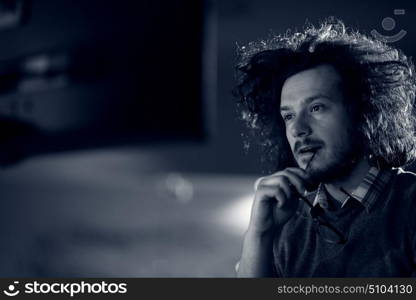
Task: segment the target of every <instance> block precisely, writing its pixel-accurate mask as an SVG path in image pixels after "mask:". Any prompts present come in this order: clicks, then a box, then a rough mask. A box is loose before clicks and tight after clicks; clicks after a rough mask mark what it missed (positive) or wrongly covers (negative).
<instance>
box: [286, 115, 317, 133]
mask: <svg viewBox="0 0 416 300" xmlns="http://www.w3.org/2000/svg"><path fill="white" fill-rule="evenodd" d="M311 132H312V130H311V127H310V124H309V122H308V120H307V118H306V117H305V116H299V117H298V118H296V119H295V120H294V121H293V122H292V126H291V134H292V136H293V137H303V136H308V135H310V134H311Z"/></svg>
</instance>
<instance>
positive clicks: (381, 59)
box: [233, 18, 416, 170]
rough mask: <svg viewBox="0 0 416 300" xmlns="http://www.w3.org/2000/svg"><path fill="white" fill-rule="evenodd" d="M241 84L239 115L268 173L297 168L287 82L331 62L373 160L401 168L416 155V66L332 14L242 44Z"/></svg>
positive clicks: (236, 89)
mask: <svg viewBox="0 0 416 300" xmlns="http://www.w3.org/2000/svg"><path fill="white" fill-rule="evenodd" d="M238 51H239V61H238V63H237V80H238V83H237V86H236V87H235V89H234V91H233V93H234V95H235V96H236V97H237V98H238V104H239V105H238V106H239V108H240V112H241V118H242V119H243V121H244V122H245V124H246V125H247V127H248V129H249V132H251V133H252V134H251V135H246V136H245V139H246V140H245V143H246V146H247V145H248V146H249V145H250V140H251V138H252V137H253V136H254V137H255V138H256V140H257V141H258V142H259V145H260V146H261V148H262V150H263V157H262V158H263V161H266V162H268V165H269V166H271V168H270V169H271V170H278V169H283V168H285V167H288V166H290V165H294V159H293V156H292V153H291V151H290V147H289V144H288V142H287V139H286V133H285V125H284V122H283V120H282V118H281V116H280V113H279V107H280V92H281V89H282V86H283V83H284V81H285V80H286V79H287V78H288V77H290V76H292V75H294V74H296V73H298V72H301V71H303V70H306V69H309V68H313V67H315V66H318V65H321V64H330V65H332V66H333V67H335V69H336V70H337V71H338V72H339V74H340V75H341V78H342V90H343V92H344V96H345V97H344V98H345V99H346V101H348V103H346V106H347V108H348V109H349V110H350V111H351V112H352V114H351V115H353V116H354V120H355V121H356V124H357V130H358V131H357V132H359V133H360V136H361V137H362V139H363V141H362V142H363V143H364V144H365V145H367V148H368V150H367V151H368V152H369V153H367V154H368V155H369V156H370V157H372V162H373V163H375V164H377V165H378V166H380V167H402V166H405V165H407V164H409V163H410V162H411V161H412V160H413V159H414V157H415V154H416V147H415V145H416V137H415V125H416V119H415V116H414V107H413V104H414V100H415V91H416V79H415V69H414V65H413V63H412V61H411V59H410V58H408V57H407V56H406V55H404V54H403V53H402V52H401V51H400V50H398V49H395V48H393V47H391V46H389V45H387V43H385V42H383V41H380V40H377V39H375V38H372V37H370V36H367V35H365V34H362V33H359V32H358V31H355V30H352V29H350V28H346V26H345V25H344V23H343V22H342V21H340V20H338V19H335V18H329V19H326V20H324V21H322V22H321V24H320V26H319V27H315V26H313V25H311V24H307V25H305V28H304V30H303V31H302V32H290V31H288V32H287V33H286V34H284V35H272V36H271V37H270V38H268V39H265V40H259V41H255V42H251V43H249V44H248V45H246V46H240V47H239V49H238Z"/></svg>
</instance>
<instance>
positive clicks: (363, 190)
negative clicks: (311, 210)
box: [313, 167, 392, 212]
mask: <svg viewBox="0 0 416 300" xmlns="http://www.w3.org/2000/svg"><path fill="white" fill-rule="evenodd" d="M391 177H392V172H391V170H379V169H377V168H376V167H371V168H370V170H369V171H368V173H367V175H365V177H364V179H363V181H362V182H361V183H360V185H359V186H358V187H357V188H356V189H355V190H354V191H353V192H352V193H351V194H350V195H351V196H352V197H353V198H354V199H355V200H357V201H359V202H360V203H361V204H362V205H363V206H364V207H365V209H366V211H367V212H370V209H371V207H372V206H373V204H374V203H375V201H376V200H377V198H378V196H379V195H380V193H381V192H382V191H383V189H384V187H385V185H386V184H387V183H388V182H389V180H390V178H391ZM350 198H351V197H350V196H347V197H346V199H345V200H344V202H343V203H342V205H341V207H344V206H345V204H346V203H347V202H348V201H349V199H350ZM318 203H319V205H320V206H321V207H323V208H328V207H330V206H331V203H330V201H328V194H327V191H326V189H325V187H324V185H323V184H322V183H321V184H320V185H319V187H318V190H317V193H316V196H315V199H314V201H313V206H315V205H316V204H318ZM332 205H333V204H332Z"/></svg>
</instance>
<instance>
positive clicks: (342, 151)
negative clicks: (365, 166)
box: [305, 131, 365, 190]
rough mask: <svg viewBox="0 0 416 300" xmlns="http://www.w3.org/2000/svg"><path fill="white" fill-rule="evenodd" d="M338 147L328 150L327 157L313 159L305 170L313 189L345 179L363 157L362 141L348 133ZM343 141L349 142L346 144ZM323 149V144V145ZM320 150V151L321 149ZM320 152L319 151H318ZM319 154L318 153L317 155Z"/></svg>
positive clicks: (357, 136)
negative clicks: (319, 185) (322, 184)
mask: <svg viewBox="0 0 416 300" xmlns="http://www.w3.org/2000/svg"><path fill="white" fill-rule="evenodd" d="M342 141H343V142H341V143H339V145H338V147H335V148H334V149H330V151H329V152H328V154H327V155H324V156H322V157H319V155H318V157H316V158H313V159H312V161H311V162H310V163H309V164H310V165H309V167H308V168H307V170H305V171H306V172H307V174H308V176H309V181H310V182H309V185H310V187H311V189H308V190H313V189H315V188H316V187H317V186H318V184H319V183H331V182H334V181H339V180H342V179H344V178H345V177H347V176H348V175H349V174H350V173H351V171H352V170H353V169H354V167H355V166H356V165H357V163H358V162H359V160H360V159H361V158H362V157H363V155H364V152H365V151H364V147H363V144H364V143H362V142H360V141H362V139H361V138H360V136H359V135H357V134H354V133H352V132H351V131H348V133H347V138H345V139H342ZM345 141H349V142H350V143H347V142H345ZM323 146H324V147H323V149H325V143H323ZM321 150H322V149H321ZM318 151H320V150H318ZM317 154H319V153H317Z"/></svg>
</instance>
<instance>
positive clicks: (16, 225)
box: [0, 0, 416, 277]
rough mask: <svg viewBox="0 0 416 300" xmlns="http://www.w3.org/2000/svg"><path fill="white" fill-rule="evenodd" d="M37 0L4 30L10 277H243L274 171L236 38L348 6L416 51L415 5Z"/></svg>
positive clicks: (1, 78)
mask: <svg viewBox="0 0 416 300" xmlns="http://www.w3.org/2000/svg"><path fill="white" fill-rule="evenodd" d="M7 2H8V1H4V3H6V4H5V5H6V6H5V7H7ZM104 2H106V4H104ZM1 3H2V1H0V7H1ZM28 3H29V4H30V5H29V7H30V9H29V13H27V15H26V12H25V14H24V15H23V18H22V21H21V24H19V25H16V26H12V27H10V28H6V29H3V30H0V43H1V45H2V47H1V49H0V60H1V63H0V115H1V118H2V122H3V123H4V125H3V127H2V130H1V135H0V138H1V141H0V142H1V143H0V144H1V146H2V147H1V150H0V154H1V162H2V164H3V165H4V167H3V168H2V169H1V170H0V213H1V216H0V222H1V224H0V234H1V237H2V243H0V266H1V268H0V275H1V276H120V277H121V276H132V277H229V276H233V275H234V273H233V268H234V264H235V262H236V261H237V260H238V257H239V254H240V249H241V238H242V235H243V233H244V230H245V226H246V224H247V220H248V213H249V209H250V201H251V197H252V185H253V182H254V180H255V178H256V177H258V176H260V175H262V170H263V169H264V166H262V165H261V164H260V158H259V152H258V149H256V148H255V147H252V148H250V149H248V151H247V149H245V148H244V147H243V142H242V139H241V133H242V132H243V130H244V129H243V127H242V124H241V123H240V122H239V121H238V114H237V111H236V105H235V99H233V98H232V96H231V90H232V88H233V85H234V63H235V59H236V44H239V45H243V44H245V43H248V42H249V41H251V40H255V39H259V38H262V37H267V36H268V34H269V33H270V32H271V31H273V32H276V33H282V32H285V31H286V30H287V29H288V28H296V27H297V28H302V26H303V24H305V21H306V20H308V21H309V22H312V23H315V24H316V23H317V22H318V20H320V19H322V18H325V17H328V16H336V17H338V18H340V19H342V20H343V21H344V22H345V23H346V24H347V25H349V26H353V27H355V28H357V29H359V30H360V31H364V32H367V33H370V31H371V30H373V29H375V30H377V31H378V32H380V33H381V34H385V35H393V34H396V33H397V32H399V31H400V30H406V31H407V34H406V36H405V37H404V38H403V39H401V40H400V41H398V42H396V43H394V45H395V46H397V47H399V48H401V49H402V50H403V51H404V52H405V53H406V54H407V55H410V56H412V55H414V53H415V52H416V46H415V45H414V42H413V41H414V40H415V35H416V32H415V30H414V27H415V26H414V20H415V17H416V12H415V9H416V5H415V4H412V2H411V1H396V2H394V3H393V2H391V1H381V2H380V1H379V2H375V1H373V2H370V1H349V2H348V3H347V2H345V3H341V2H339V3H336V4H335V3H334V2H333V1H272V0H260V1H248V0H229V1H214V0H210V1H208V0H207V1H205V2H198V1H192V4H191V2H188V3H187V2H186V1H162V0H160V1H156V2H155V1H111V2H110V1H69V0H68V1H52V0H51V1H47V0H43V1H42V0H38V1H36V0H33V1H30V2H28ZM9 6H10V5H9ZM394 9H405V14H404V15H394V14H393V10H394ZM386 17H391V18H393V19H394V20H395V21H396V26H395V28H394V29H393V30H391V31H387V30H385V29H384V28H383V27H382V20H383V19H384V18H386ZM0 19H1V18H0ZM107 20H108V21H107ZM42 54H43V55H45V54H47V55H49V56H48V57H49V58H50V60H49V63H50V65H49V66H51V67H50V68H49V69H48V70H49V71H45V70H44V69H42V66H40V67H39V66H38V67H35V69H34V70H33V68H32V69H31V68H30V66H29V67H27V64H26V65H25V62H27V61H29V62H33V59H34V61H35V64H36V63H38V64H39V63H40V64H42V59H37V58H39V57H42V56H41V55H42ZM51 61H52V62H53V63H51ZM43 63H44V61H43ZM22 66H23V67H22ZM25 66H26V67H25ZM42 70H43V71H42Z"/></svg>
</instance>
